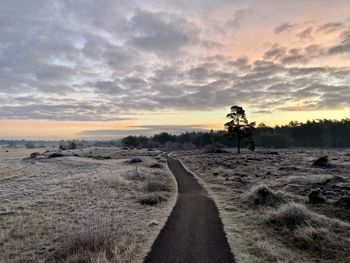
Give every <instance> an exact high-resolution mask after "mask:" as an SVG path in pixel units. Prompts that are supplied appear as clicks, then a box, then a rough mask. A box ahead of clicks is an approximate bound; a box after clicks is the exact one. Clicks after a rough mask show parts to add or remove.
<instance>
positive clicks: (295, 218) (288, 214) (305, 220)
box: [267, 203, 323, 229]
mask: <svg viewBox="0 0 350 263" xmlns="http://www.w3.org/2000/svg"><path fill="white" fill-rule="evenodd" d="M322 220H323V219H322V217H321V216H320V215H318V214H316V213H314V212H311V211H310V210H308V209H307V207H306V206H304V205H302V204H297V203H289V204H286V205H284V206H282V207H280V208H279V209H278V210H277V211H275V212H272V213H271V214H270V216H269V218H268V219H267V222H268V223H270V224H272V225H273V226H275V227H278V228H287V229H295V228H297V227H300V226H315V227H319V226H321V221H322Z"/></svg>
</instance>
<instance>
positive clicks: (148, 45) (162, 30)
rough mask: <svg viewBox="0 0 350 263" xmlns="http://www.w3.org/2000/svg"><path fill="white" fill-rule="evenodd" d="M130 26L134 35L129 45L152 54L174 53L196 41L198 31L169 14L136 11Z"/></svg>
mask: <svg viewBox="0 0 350 263" xmlns="http://www.w3.org/2000/svg"><path fill="white" fill-rule="evenodd" d="M130 26H131V29H132V30H135V32H136V34H134V36H132V38H131V39H130V43H131V44H133V45H135V46H137V47H139V48H142V49H145V50H151V51H154V52H159V51H160V52H164V51H176V50H179V49H181V48H182V47H184V46H186V45H188V44H190V43H191V42H194V41H197V40H198V37H197V35H198V29H197V28H195V27H194V26H193V24H190V23H188V22H187V21H186V20H184V19H180V18H176V17H172V19H171V20H170V19H169V14H164V13H151V12H147V11H143V10H138V11H137V12H136V14H135V15H134V16H133V17H132V19H131V22H130Z"/></svg>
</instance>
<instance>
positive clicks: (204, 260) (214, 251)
mask: <svg viewBox="0 0 350 263" xmlns="http://www.w3.org/2000/svg"><path fill="white" fill-rule="evenodd" d="M167 161H168V165H169V168H170V170H171V171H172V173H173V174H174V176H175V178H176V180H177V184H178V192H179V195H178V200H177V202H176V205H175V207H174V209H173V211H172V213H171V215H170V216H169V218H168V221H167V223H166V224H165V226H164V228H163V229H162V230H161V232H160V234H159V236H158V237H157V239H156V241H155V242H154V244H153V246H152V249H151V252H150V253H149V254H148V256H147V257H146V259H145V261H144V262H145V263H234V262H235V260H234V257H233V254H232V253H231V250H230V247H229V245H228V242H227V239H226V235H225V232H224V229H223V225H222V222H221V219H220V217H219V213H218V210H217V208H216V206H215V203H214V201H213V200H212V199H211V198H209V197H208V195H207V193H206V192H205V191H204V189H203V187H202V186H201V185H200V184H199V183H198V182H197V180H196V179H195V178H194V177H193V175H192V174H190V173H188V172H187V171H186V169H185V168H184V167H183V166H182V164H181V163H180V162H179V161H178V160H176V159H173V158H171V157H169V156H167Z"/></svg>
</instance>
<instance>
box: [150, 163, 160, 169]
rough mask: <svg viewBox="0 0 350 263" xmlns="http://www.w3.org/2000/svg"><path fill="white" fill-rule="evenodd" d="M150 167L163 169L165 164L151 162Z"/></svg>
mask: <svg viewBox="0 0 350 263" xmlns="http://www.w3.org/2000/svg"><path fill="white" fill-rule="evenodd" d="M150 168H153V169H161V168H163V165H162V164H160V163H154V164H151V165H150Z"/></svg>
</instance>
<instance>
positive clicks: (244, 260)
mask: <svg viewBox="0 0 350 263" xmlns="http://www.w3.org/2000/svg"><path fill="white" fill-rule="evenodd" d="M173 154H176V152H175V151H172V152H170V153H169V154H168V155H169V156H170V157H171V158H174V159H176V160H178V161H179V162H180V163H181V164H182V166H183V167H184V168H185V170H186V171H187V172H188V173H190V174H192V175H193V177H194V178H195V179H196V180H197V181H198V183H199V184H200V185H201V186H202V187H203V189H204V190H205V192H206V193H207V194H208V196H209V197H210V198H211V199H213V201H214V204H215V207H216V209H217V210H218V212H219V217H220V220H221V222H222V225H223V227H224V233H225V237H226V240H227V243H228V244H229V246H230V249H231V253H232V254H233V255H234V257H235V260H236V263H256V262H259V263H260V262H261V261H259V260H256V261H251V259H252V258H251V256H252V255H249V256H248V257H245V256H244V255H243V254H244V252H242V251H240V250H239V249H237V247H240V246H239V245H238V244H239V241H238V240H239V239H238V238H231V236H230V235H228V234H227V233H228V232H229V231H228V227H227V225H226V224H224V222H225V219H224V216H223V214H224V211H223V210H224V209H220V208H219V207H218V205H217V203H218V202H219V201H218V198H217V197H216V195H215V193H214V192H213V191H212V190H210V188H209V187H208V186H207V185H206V183H205V182H204V181H203V179H202V178H200V177H199V176H198V175H197V174H195V173H194V172H192V171H191V170H190V169H189V168H188V167H187V166H186V164H184V162H183V161H182V160H181V159H180V158H178V157H176V156H174V155H173ZM229 237H230V238H229ZM236 244H237V245H236ZM253 257H254V256H253Z"/></svg>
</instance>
